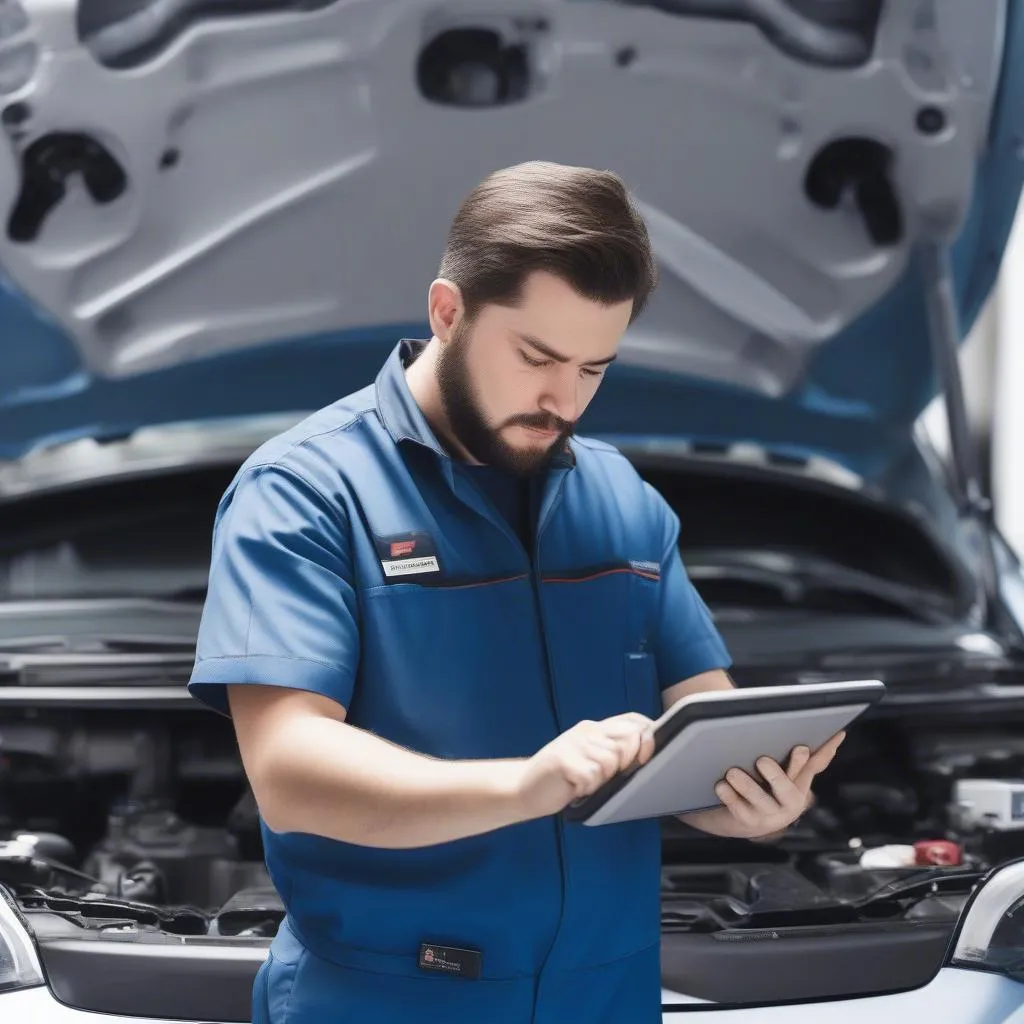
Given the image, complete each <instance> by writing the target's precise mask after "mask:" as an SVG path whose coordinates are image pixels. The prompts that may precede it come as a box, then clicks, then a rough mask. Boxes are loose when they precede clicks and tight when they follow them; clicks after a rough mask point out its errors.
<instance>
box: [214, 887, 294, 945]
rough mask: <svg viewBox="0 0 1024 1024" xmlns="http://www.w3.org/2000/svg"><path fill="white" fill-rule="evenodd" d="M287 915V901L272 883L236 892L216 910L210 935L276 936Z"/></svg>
mask: <svg viewBox="0 0 1024 1024" xmlns="http://www.w3.org/2000/svg"><path fill="white" fill-rule="evenodd" d="M283 918H284V904H283V903H282V902H281V897H280V896H279V895H278V894H277V890H276V889H275V888H274V887H273V886H272V885H259V886H253V887H252V888H249V889H242V890H241V891H240V892H237V893H235V895H234V896H232V897H231V899H229V900H228V901H227V903H225V904H224V906H222V907H221V908H220V910H218V911H217V916H216V917H215V918H214V920H213V923H212V924H211V926H210V934H211V935H244V936H274V935H276V934H277V929H278V927H279V925H280V924H281V920H282V919H283Z"/></svg>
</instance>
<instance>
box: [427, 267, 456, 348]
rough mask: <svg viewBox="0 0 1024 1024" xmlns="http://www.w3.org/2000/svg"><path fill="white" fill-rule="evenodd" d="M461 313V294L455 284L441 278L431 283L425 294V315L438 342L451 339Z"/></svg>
mask: <svg viewBox="0 0 1024 1024" xmlns="http://www.w3.org/2000/svg"><path fill="white" fill-rule="evenodd" d="M463 311H464V307H463V303H462V292H461V290H460V289H459V286H458V285H457V284H455V283H454V282H453V281H449V280H447V279H446V278H443V277H439V278H438V279H437V280H436V281H433V282H432V283H431V285H430V291H429V292H428V293H427V313H428V315H429V317H430V330H431V332H432V333H433V334H434V336H435V337H436V338H437V340H438V341H440V342H446V341H448V340H450V339H451V336H452V332H453V331H454V329H455V327H456V325H457V324H458V322H459V320H460V319H461V317H462V315H463Z"/></svg>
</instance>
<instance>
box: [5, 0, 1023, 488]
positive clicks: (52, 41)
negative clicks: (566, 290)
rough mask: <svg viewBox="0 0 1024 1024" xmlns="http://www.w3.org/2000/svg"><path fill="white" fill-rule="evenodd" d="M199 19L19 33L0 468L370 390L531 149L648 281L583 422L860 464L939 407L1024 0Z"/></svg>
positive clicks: (386, 10)
mask: <svg viewBox="0 0 1024 1024" xmlns="http://www.w3.org/2000/svg"><path fill="white" fill-rule="evenodd" d="M145 6H146V5H145V4H142V5H141V8H144V7H145ZM772 6H776V7H777V8H778V9H779V10H780V11H783V12H786V11H788V12H789V13H786V14H780V15H778V16H776V15H771V16H769V15H766V14H764V10H765V9H770V8H771V7H772ZM141 8H140V9H141ZM527 8H528V9H527ZM190 9H192V10H193V11H194V17H193V18H192V20H191V21H189V19H184V20H183V21H181V23H180V25H179V28H178V31H177V32H176V33H175V32H170V30H168V32H165V33H164V34H163V35H160V34H151V36H146V37H145V38H143V36H145V33H143V36H140V35H139V30H138V25H136V23H135V22H132V21H131V18H127V19H126V20H121V21H115V22H114V23H109V22H108V20H105V19H104V17H101V16H100V14H102V12H99V13H97V11H92V13H91V14H90V17H89V18H88V19H85V21H84V22H76V15H75V10H76V7H75V5H74V4H72V3H70V2H69V3H55V4H52V5H49V6H47V8H46V9H45V10H42V11H40V12H38V13H36V12H35V11H33V12H32V14H31V17H30V19H29V25H28V28H27V29H26V30H25V31H26V33H28V34H29V35H31V37H32V38H33V39H34V40H35V41H36V43H37V45H38V46H39V47H40V51H39V52H40V54H45V56H46V60H45V61H41V62H40V63H39V65H38V66H37V67H36V69H35V72H34V73H33V74H32V75H31V77H29V78H28V80H27V81H25V82H24V83H23V84H22V85H21V87H20V88H19V89H18V90H15V91H10V90H9V91H8V95H7V97H6V100H7V101H8V110H10V109H11V107H12V106H13V107H14V108H15V109H17V110H18V111H19V118H20V119H16V118H14V117H13V115H10V114H8V115H7V117H6V119H5V124H6V125H7V133H8V136H9V141H8V145H7V146H6V147H0V209H2V210H4V211H5V217H6V221H5V223H4V225H3V227H4V230H3V234H2V235H0V265H2V266H3V267H4V270H5V272H6V275H7V277H8V281H7V286H6V287H5V289H4V290H3V292H2V293H0V325H2V334H0V458H2V457H14V456H16V455H18V454H19V453H20V452H23V451H24V450H26V449H27V448H30V447H32V446H35V445H38V444H40V443H48V442H53V441H56V440H60V439H64V438H68V437H74V436H81V435H83V434H85V435H108V434H123V433H126V432H130V431H131V430H133V429H135V428H137V427H139V426H141V425H146V424H152V423H160V422H168V421H173V420H183V419H184V420H187V419H195V418H206V417H210V416H225V415H237V414H239V413H241V414H245V413H265V412H274V411H285V410H292V409H305V408H311V407H315V406H317V405H319V404H323V403H325V402H328V401H330V400H332V399H333V398H335V397H337V396H338V395H339V394H341V393H344V392H345V391H348V390H353V389H355V388H357V387H359V386H362V385H363V384H365V383H366V382H367V381H368V380H369V379H370V378H371V376H372V375H373V373H374V372H375V371H376V369H377V367H378V365H379V363H380V361H381V360H382V359H383V357H384V355H385V354H386V351H387V349H388V348H390V346H391V345H392V344H393V343H394V342H395V341H396V340H397V338H398V337H399V336H401V335H403V334H418V335H422V334H425V333H426V332H427V326H426V324H425V323H423V322H422V321H423V318H424V313H425V293H426V285H427V284H428V283H429V280H430V278H431V277H432V276H433V274H434V273H435V271H436V267H437V264H438V261H439V258H440V254H441V251H442V249H443V245H444V238H445V233H446V231H447V227H448V224H449V223H450V220H451V217H452V216H453V215H454V213H455V210H456V209H457V207H458V204H459V202H460V200H461V199H462V197H463V196H464V195H465V193H466V192H467V191H468V190H469V189H470V188H471V187H472V186H473V185H474V184H475V183H476V182H477V181H478V180H479V179H480V178H482V177H483V176H484V175H486V174H487V173H488V172H490V171H491V170H494V169H495V168H498V167H501V166H506V165H509V164H513V163H516V162H519V161H521V160H526V159H533V158H536V157H541V158H544V159H551V160H557V161H561V162H566V163H576V164H586V165H591V166H601V167H610V168H612V169H614V170H616V171H618V172H619V173H621V174H622V175H623V176H624V177H625V179H626V181H627V183H628V184H629V185H630V187H631V188H632V190H633V191H634V193H635V195H636V197H637V200H638V202H639V203H640V206H641V209H642V211H643V213H644V215H645V217H646V219H647V222H648V225H649V227H650V231H651V236H652V241H653V244H654V247H655V249H656V252H657V255H658V259H659V265H660V268H661V283H660V286H659V288H658V290H657V292H656V293H655V295H654V297H653V299H652V302H651V304H650V307H649V309H648V310H647V311H646V312H645V314H644V315H643V316H642V317H641V318H640V319H639V320H638V321H637V323H636V324H635V325H634V326H633V327H632V328H631V329H630V331H629V332H628V334H627V336H626V339H625V340H624V342H623V347H622V353H621V359H620V365H617V366H616V367H615V368H614V371H613V372H612V373H610V374H609V376H608V379H607V382H606V384H605V385H604V387H603V388H602V392H601V393H600V395H599V396H598V398H597V400H596V401H595V404H594V406H593V408H592V411H591V412H590V413H589V414H588V417H587V421H586V428H587V429H588V430H590V431H591V432H599V433H613V434H618V435H627V434H629V435H650V434H657V435H663V436H664V435H686V436H698V435H699V436H702V437H705V438H709V439H717V440H735V439H740V440H753V441H757V442H760V443H764V444H768V445H771V446H772V447H775V448H777V449H781V450H787V449H788V450H793V451H799V452H805V451H818V452H822V453H827V454H829V455H831V456H832V457H835V458H838V459H840V460H841V461H844V462H846V463H847V464H850V465H852V466H853V467H854V468H856V469H858V470H859V471H863V472H869V473H870V472H871V471H872V470H873V469H875V468H877V467H878V465H879V464H880V463H884V462H887V461H889V460H891V459H892V458H893V457H894V453H895V452H896V451H897V450H898V449H899V448H901V447H902V446H903V445H904V444H906V443H907V441H908V440H909V433H908V426H909V424H911V423H912V422H913V420H914V419H915V418H916V417H917V415H918V414H919V412H920V411H921V410H922V409H923V407H924V406H925V405H926V404H927V402H928V400H929V399H930V398H931V396H932V395H933V394H934V391H935V382H934V374H933V373H932V371H931V358H930V349H929V342H928V336H927V330H926V313H925V306H924V297H923V286H922V283H921V280H920V275H919V269H918V265H917V261H916V259H915V250H916V247H917V246H918V245H919V244H921V243H924V242H927V241H929V240H938V241H940V242H944V241H948V242H954V241H955V245H954V250H953V257H954V259H953V262H954V271H955V275H956V288H957V292H958V298H959V301H960V305H961V310H962V324H963V327H964V330H965V332H966V330H967V328H968V327H969V326H970V324H971V323H973V320H974V318H975V316H976V315H977V312H978V311H979V309H980V307H981V305H982V304H983V302H984V300H985V299H986V297H987V295H988V293H989V291H990V289H991V286H992V283H993V281H994V279H995V276H996V274H997V272H998V267H999V262H1000V259H1001V256H1002V252H1003V249H1004V247H1005V243H1006V238H1007V235H1008V233H1009V229H1010V225H1011V223H1012V220H1013V214H1014V211H1015V208H1016V204H1017V199H1018V196H1019V193H1020V188H1021V181H1022V176H1024V160H1022V158H1021V157H1022V152H1021V139H1020V136H1021V132H1022V130H1024V60H1021V59H1020V55H1021V51H1022V50H1024V11H1022V5H1021V4H1019V3H1017V2H1016V0H975V2H972V3H971V4H970V5H965V4H963V2H962V0H928V2H922V3H906V2H889V3H885V4H879V3H878V2H877V0H863V2H861V0H850V2H847V3H845V4H843V5H835V4H819V3H817V2H816V0H800V2H799V3H796V2H793V3H788V4H787V3H784V4H779V5H762V4H753V3H744V2H736V3H731V4H721V5H719V4H709V3H706V2H705V3H698V2H690V0H673V2H669V0H651V2H649V3H645V4H626V3H617V2H589V3H581V2H577V0H533V2H530V3H528V4H526V5H525V7H524V6H522V5H518V4H509V5H505V4H488V5H481V7H480V9H479V10H480V12H484V13H476V14H468V13H460V12H458V11H456V10H455V9H451V10H447V9H445V8H443V7H442V6H441V5H438V4H437V3H433V2H429V3H428V2H426V0H373V2H372V3H371V2H369V0H335V2H333V3H327V4H313V5H302V9H301V10H300V9H298V5H291V4H281V5H280V10H277V11H276V12H271V13H264V14H254V13H252V12H251V11H247V9H246V8H242V9H240V10H241V13H240V14H239V15H238V16H237V17H231V18H223V17H221V18H216V19H214V18H207V17H204V16H203V13H202V12H203V8H202V6H201V5H199V4H197V5H194V6H193V8H190ZM826 9H829V10H831V13H828V12H827V11H826ZM264 10H266V8H264ZM715 11H720V12H722V13H723V14H725V15H726V16H712V15H713V13H714V12H715ZM137 13H138V12H136V14H137ZM143 21H145V19H143ZM150 21H152V19H150ZM148 23H149V22H147V24H148ZM139 24H142V22H139ZM83 26H84V27H83ZM80 32H81V33H82V34H83V35H82V38H81V39H80V38H79V33H80ZM481 63H483V64H484V65H486V66H487V67H488V68H489V69H490V72H491V74H490V77H489V78H488V77H487V76H485V77H484V78H479V77H478V78H477V79H473V77H472V74H471V73H470V70H469V69H471V67H474V66H475V67H479V66H480V65H481ZM488 82H491V85H492V88H491V91H490V92H489V91H488V85H487V83H488ZM494 82H497V83H498V85H494ZM0 87H2V83H0ZM19 103H20V104H22V106H20V107H18V104H19ZM296 111H301V112H302V115H301V116H296ZM12 121H14V122H16V123H15V124H14V125H13V126H12V123H11V122H12ZM566 124H569V125H571V126H572V130H571V131H569V130H566V128H565V125H566ZM453 154H454V155H455V158H454V159H453ZM54 181H57V182H58V184H59V187H57V188H56V189H54V187H53V182H54ZM47 182H49V183H50V184H49V185H47ZM47 189H49V191H47ZM396 200H397V201H396Z"/></svg>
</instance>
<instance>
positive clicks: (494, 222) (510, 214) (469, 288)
mask: <svg viewBox="0 0 1024 1024" xmlns="http://www.w3.org/2000/svg"><path fill="white" fill-rule="evenodd" d="M538 270H543V271H547V272H549V273H553V274H555V275H556V276H558V277H560V278H562V280H564V281H565V282H567V283H568V284H569V285H571V286H572V288H573V289H575V291H576V292H578V293H579V294H580V295H582V296H583V297H584V298H587V299H591V300H592V301H594V302H600V303H603V304H606V305H612V304H614V303H618V302H625V301H626V300H627V299H632V300H633V309H632V312H631V314H630V323H632V322H633V320H635V319H636V317H637V316H638V315H639V314H640V312H641V310H642V309H643V308H644V306H645V305H646V303H647V298H648V296H649V294H650V293H651V292H652V291H653V290H654V287H655V285H656V284H657V264H656V262H655V259H654V256H653V254H652V252H651V243H650V238H649V237H648V234H647V226H646V224H645V223H644V221H643V218H642V217H641V216H640V214H639V213H638V212H637V210H636V209H635V207H634V205H633V203H632V201H631V199H630V196H629V193H628V191H627V189H626V186H625V184H624V183H623V181H622V179H621V178H620V177H619V176H618V175H617V174H614V173H612V172H611V171H600V170H594V169H592V168H589V167H572V166H568V165H565V164H556V163H549V162H546V161H540V160H535V161H530V162H528V163H522V164H517V165H515V166H514V167H506V168H505V169H503V170H500V171H495V172H494V173H493V174H490V175H488V177H486V178H485V179H484V180H483V181H482V182H480V184H479V185H477V186H476V188H474V189H473V191H472V192H470V194H469V195H468V196H467V197H466V198H465V199H464V200H463V202H462V205H461V206H460V207H459V211H458V213H457V214H456V216H455V219H454V221H453V222H452V226H451V230H450V231H449V234H448V243H447V246H446V247H445V253H444V259H443V260H442V262H441V268H440V272H439V276H440V277H443V278H445V279H447V280H449V281H451V282H452V283H453V284H455V285H457V286H458V287H459V290H460V291H461V292H462V298H463V303H464V306H465V315H466V318H467V319H468V320H472V319H473V318H474V317H475V316H476V314H477V313H478V312H479V310H480V309H481V308H482V307H483V306H485V305H488V304H491V303H494V304H496V305H502V306H514V305H516V304H517V302H518V301H519V299H520V297H521V295H522V289H523V285H524V283H525V281H526V278H527V277H528V276H529V275H530V274H531V273H533V272H534V271H538Z"/></svg>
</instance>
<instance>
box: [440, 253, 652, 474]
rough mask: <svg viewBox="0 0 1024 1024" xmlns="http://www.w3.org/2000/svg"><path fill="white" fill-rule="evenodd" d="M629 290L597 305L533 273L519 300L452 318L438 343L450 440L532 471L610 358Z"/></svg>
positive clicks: (566, 433)
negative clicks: (447, 332) (616, 299)
mask: <svg viewBox="0 0 1024 1024" xmlns="http://www.w3.org/2000/svg"><path fill="white" fill-rule="evenodd" d="M632 308H633V303H632V300H627V301H626V302H623V303H617V304H616V305H613V306H603V305H601V304H600V303H597V302H593V301H591V300H589V299H585V298H582V297H581V296H580V295H578V294H577V293H576V292H575V291H573V289H572V287H571V286H570V285H568V284H566V283H565V282H564V281H562V280H561V279H560V278H557V277H555V276H554V275H552V274H547V273H541V272H538V273H535V274H533V275H531V276H530V277H529V278H528V279H527V282H526V285H525V287H524V289H523V301H522V303H521V304H520V306H519V307H518V308H516V309H510V308H507V307H504V306H494V305H488V306H485V307H484V308H483V309H481V310H480V312H479V314H478V315H477V317H476V319H475V320H474V321H473V322H472V323H470V324H467V323H466V322H465V321H464V320H461V319H459V320H458V321H457V322H456V324H455V326H454V328H453V329H452V331H451V334H450V336H449V338H448V340H447V341H446V342H445V343H444V344H443V346H442V348H441V354H440V356H439V358H438V363H437V377H438V386H439V389H440V393H441V399H442V402H443V404H444V409H445V414H446V416H447V418H448V423H449V427H450V429H451V431H452V433H453V434H454V435H455V438H456V440H457V441H458V442H459V443H460V444H461V445H462V446H463V447H464V448H465V449H466V450H467V451H468V452H469V454H470V455H471V456H472V457H473V458H474V459H476V460H477V461H479V462H482V463H486V464H488V465H492V466H497V467H500V468H502V469H506V470H510V471H512V472H515V473H519V474H528V473H533V472H536V471H537V470H539V469H541V468H543V467H544V466H545V465H546V464H547V462H548V461H549V460H550V459H551V457H552V456H553V455H555V454H556V453H557V452H558V451H559V450H561V449H562V448H563V447H564V445H565V442H566V441H567V440H568V438H569V437H570V436H571V435H572V433H573V431H574V430H575V427H576V421H577V420H578V419H579V418H580V416H581V415H582V414H583V411H584V409H586V407H587V406H588V405H589V404H590V400H591V399H592V398H593V397H594V395H595V394H596V393H597V388H598V386H599V385H600V383H601V379H602V377H603V376H604V371H605V368H606V367H607V365H608V364H609V363H610V362H611V361H612V360H613V359H614V358H615V353H616V350H617V349H618V345H619V340H620V339H621V337H622V334H623V332H624V331H625V330H626V327H627V326H628V325H629V317H630V313H631V312H632Z"/></svg>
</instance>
